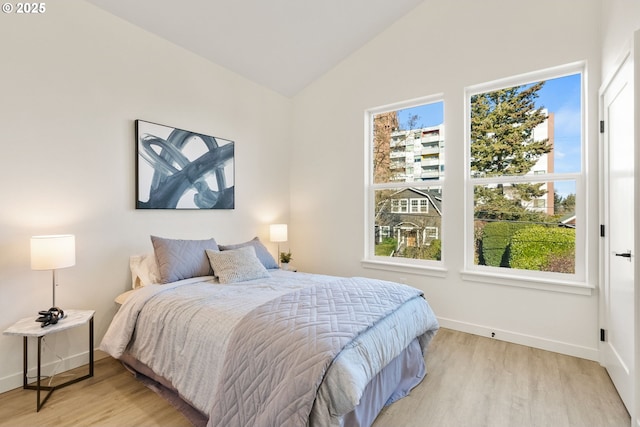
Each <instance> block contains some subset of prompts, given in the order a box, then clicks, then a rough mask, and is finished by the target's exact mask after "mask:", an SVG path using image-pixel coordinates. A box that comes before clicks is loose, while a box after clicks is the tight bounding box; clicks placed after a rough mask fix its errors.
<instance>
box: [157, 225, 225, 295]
mask: <svg viewBox="0 0 640 427" xmlns="http://www.w3.org/2000/svg"><path fill="white" fill-rule="evenodd" d="M151 244H153V250H154V252H155V255H156V261H157V262H158V271H159V272H160V282H161V283H170V282H175V281H176V280H182V279H190V278H192V277H200V276H212V275H213V271H211V264H210V263H209V259H208V258H207V254H206V253H205V250H207V249H209V250H213V251H217V250H218V244H217V243H216V241H215V239H208V240H178V239H165V238H162V237H156V236H151Z"/></svg>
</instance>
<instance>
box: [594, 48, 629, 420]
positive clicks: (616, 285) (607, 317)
mask: <svg viewBox="0 0 640 427" xmlns="http://www.w3.org/2000/svg"><path fill="white" fill-rule="evenodd" d="M633 108H634V102H633V58H632V57H631V56H628V57H627V59H625V61H624V62H623V64H622V65H621V67H620V69H619V70H618V72H617V73H616V75H615V76H614V77H613V79H612V80H611V81H610V82H609V84H608V85H607V86H606V88H605V89H604V91H603V92H602V117H603V119H604V139H603V144H604V145H603V156H604V162H603V173H604V191H603V193H604V194H603V195H604V200H603V202H604V217H605V238H604V250H603V254H604V257H605V259H604V260H603V261H604V264H605V265H604V275H603V277H604V283H603V293H602V298H603V317H602V322H603V326H602V327H603V328H604V329H605V331H606V333H605V341H604V343H603V346H602V348H603V364H604V366H605V368H606V369H607V371H608V372H609V375H610V376H611V379H612V381H613V383H614V384H615V386H616V388H617V390H618V393H619V394H620V397H621V398H622V400H623V402H624V404H625V405H626V407H627V410H628V411H629V413H630V414H633V388H634V385H633V384H634V376H633V375H634V321H633V319H634V262H635V257H636V255H637V254H635V253H633V248H634V197H633V194H634V188H633V187H634V184H633V179H634V177H633V175H634V144H633V138H634V133H633V132H634V128H633V116H634V110H633Z"/></svg>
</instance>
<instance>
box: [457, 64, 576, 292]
mask: <svg viewBox="0 0 640 427" xmlns="http://www.w3.org/2000/svg"><path fill="white" fill-rule="evenodd" d="M582 74H583V73H582V66H576V65H571V66H567V67H560V68H557V69H554V70H549V71H546V72H538V73H534V74H531V75H528V76H523V77H517V78H512V79H509V80H508V81H501V82H494V83H489V84H484V85H479V86H475V87H472V88H468V89H467V91H466V99H467V120H468V126H467V138H466V140H467V155H468V158H467V166H466V167H467V174H466V175H467V178H466V190H465V197H466V204H467V214H466V221H467V224H466V238H465V239H466V242H465V244H466V254H465V255H466V257H465V264H466V269H467V271H468V272H482V273H489V274H492V273H495V274H499V275H507V276H517V277H525V278H526V277H529V278H537V279H543V280H549V281H553V280H558V281H560V280H562V281H569V282H579V283H582V282H584V280H585V274H584V271H585V265H584V259H585V249H584V248H585V246H586V245H585V223H586V218H585V209H584V208H583V206H584V203H585V192H584V191H585V190H584V189H585V185H584V171H583V158H584V155H583V123H582V117H583V100H582V93H583V83H582Z"/></svg>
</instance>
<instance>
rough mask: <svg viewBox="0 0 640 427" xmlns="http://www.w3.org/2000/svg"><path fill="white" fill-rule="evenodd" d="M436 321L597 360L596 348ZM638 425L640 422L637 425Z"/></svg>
mask: <svg viewBox="0 0 640 427" xmlns="http://www.w3.org/2000/svg"><path fill="white" fill-rule="evenodd" d="M438 321H439V322H440V326H442V327H443V328H447V329H453V330H456V331H460V332H466V333H469V334H473V335H480V336H483V337H489V338H493V339H497V340H501V341H507V342H510V343H514V344H520V345H526V346H529V347H534V348H538V349H541V350H547V351H553V352H555V353H561V354H566V355H568V356H574V357H579V358H581V359H587V360H593V361H595V362H598V361H599V353H598V349H597V348H590V347H583V346H578V345H575V344H569V343H565V342H561V341H555V340H550V339H547V338H541V337H536V336H532V335H526V334H521V333H518V332H512V331H506V330H504V329H495V328H490V327H487V326H482V325H476V324H472V323H466V322H460V321H457V320H452V319H446V318H442V317H439V318H438ZM638 427H640V424H639V425H638Z"/></svg>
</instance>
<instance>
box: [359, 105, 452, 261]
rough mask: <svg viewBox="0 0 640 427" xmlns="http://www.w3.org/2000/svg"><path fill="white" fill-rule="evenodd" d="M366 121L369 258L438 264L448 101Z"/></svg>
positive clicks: (383, 112)
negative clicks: (446, 104)
mask: <svg viewBox="0 0 640 427" xmlns="http://www.w3.org/2000/svg"><path fill="white" fill-rule="evenodd" d="M368 118H369V127H370V132H369V141H368V143H369V150H370V160H369V161H370V165H369V166H370V167H369V170H370V176H369V179H368V199H369V203H368V208H367V209H368V213H367V235H368V237H369V238H368V239H367V258H368V259H377V260H379V261H388V262H390V263H394V262H395V263H407V262H409V263H417V264H420V263H426V264H429V263H439V262H440V261H441V236H442V182H443V179H444V170H445V168H444V144H445V134H444V103H443V101H442V100H441V98H440V97H433V98H429V99H424V100H422V101H421V102H417V103H415V102H414V103H411V104H404V105H401V106H395V107H389V108H381V109H378V110H376V111H372V112H370V113H369V114H368ZM409 260H411V261H409Z"/></svg>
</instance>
